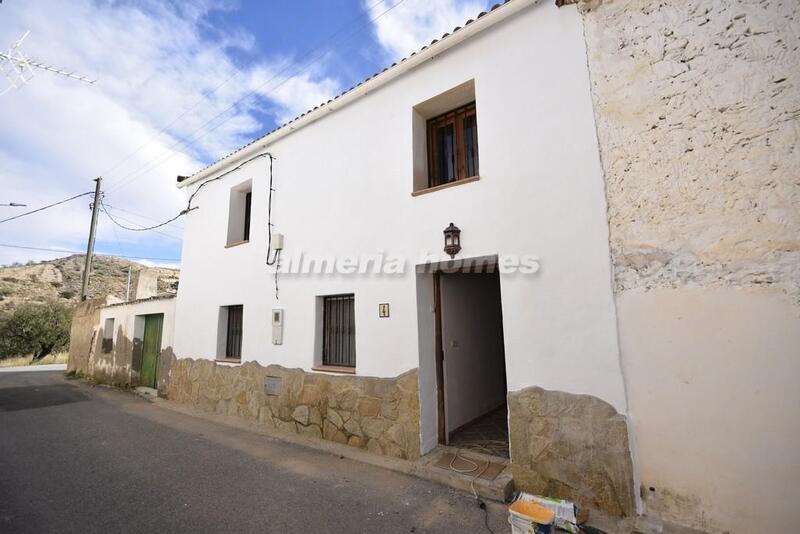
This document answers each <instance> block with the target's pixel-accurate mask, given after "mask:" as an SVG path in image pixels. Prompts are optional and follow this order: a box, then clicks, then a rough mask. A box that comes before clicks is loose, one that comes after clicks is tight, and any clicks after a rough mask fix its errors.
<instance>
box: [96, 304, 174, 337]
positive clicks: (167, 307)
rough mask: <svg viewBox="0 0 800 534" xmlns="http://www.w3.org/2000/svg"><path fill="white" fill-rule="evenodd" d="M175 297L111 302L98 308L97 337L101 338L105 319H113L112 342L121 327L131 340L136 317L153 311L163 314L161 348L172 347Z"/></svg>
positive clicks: (134, 330) (134, 331)
mask: <svg viewBox="0 0 800 534" xmlns="http://www.w3.org/2000/svg"><path fill="white" fill-rule="evenodd" d="M175 307H176V299H175V298H163V299H162V298H157V299H151V300H143V301H138V302H135V301H134V302H130V303H127V304H124V303H121V304H113V305H111V306H106V307H105V308H102V309H101V310H100V323H99V329H100V330H99V333H98V338H102V337H103V335H104V333H103V328H104V325H105V321H106V319H110V318H113V319H114V343H115V344H116V342H117V334H118V333H119V329H120V327H122V334H123V335H124V336H125V337H127V338H128V339H129V340H131V341H133V338H134V335H135V333H136V317H137V316H140V315H150V314H154V313H163V314H164V324H163V326H162V330H161V349H162V350H163V349H165V348H167V347H172V346H173V342H174V334H175Z"/></svg>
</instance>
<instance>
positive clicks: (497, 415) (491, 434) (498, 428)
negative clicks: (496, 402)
mask: <svg viewBox="0 0 800 534" xmlns="http://www.w3.org/2000/svg"><path fill="white" fill-rule="evenodd" d="M448 445H450V446H451V447H460V448H462V449H466V450H473V451H477V452H482V453H484V454H490V455H492V456H499V457H501V458H508V457H509V454H508V409H507V407H506V406H501V407H499V408H497V409H495V410H493V411H491V412H489V413H487V414H486V415H484V416H483V417H481V418H480V419H478V420H477V421H473V422H472V423H469V424H468V425H466V426H463V427H461V428H459V429H458V430H456V431H455V432H454V433H453V435H452V436H451V437H450V443H448Z"/></svg>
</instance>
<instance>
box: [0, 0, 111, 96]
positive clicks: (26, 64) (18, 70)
mask: <svg viewBox="0 0 800 534" xmlns="http://www.w3.org/2000/svg"><path fill="white" fill-rule="evenodd" d="M0 1H1V0H0ZM29 33H31V31H30V30H28V31H26V32H25V34H24V35H23V36H22V37H20V38H19V39H18V40H17V42H16V43H14V44H13V46H12V47H11V48H9V49H8V52H0V73H2V74H3V75H5V77H6V80H8V87H6V88H5V89H3V90H2V91H0V96H2V95H4V94H6V93H7V92H9V91H10V90H12V89H18V88H19V87H21V86H23V85H25V84H26V83H28V82H29V81H30V80H31V78H33V75H34V70H33V69H41V70H46V71H49V72H52V73H54V74H59V75H61V76H66V77H67V78H72V79H73V80H78V81H79V82H83V83H88V84H93V83H95V82H96V81H97V80H92V79H91V78H87V77H86V76H81V75H80V74H76V73H74V72H70V71H68V70H64V69H62V68H59V67H54V66H53V65H47V64H45V63H41V62H39V61H36V60H34V59H31V58H28V57H25V55H24V54H23V53H22V51H21V50H20V45H21V44H22V41H24V40H25V38H26V37H27V36H28V34H29Z"/></svg>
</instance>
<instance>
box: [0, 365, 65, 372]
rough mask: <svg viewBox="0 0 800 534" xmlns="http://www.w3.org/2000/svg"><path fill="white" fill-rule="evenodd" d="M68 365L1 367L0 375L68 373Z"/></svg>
mask: <svg viewBox="0 0 800 534" xmlns="http://www.w3.org/2000/svg"><path fill="white" fill-rule="evenodd" d="M66 370H67V364H66V363H45V364H42V365H20V366H18V367H0V373H29V372H32V371H66Z"/></svg>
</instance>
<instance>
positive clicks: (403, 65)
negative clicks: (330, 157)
mask: <svg viewBox="0 0 800 534" xmlns="http://www.w3.org/2000/svg"><path fill="white" fill-rule="evenodd" d="M538 2H539V0H505V1H504V2H503V3H500V4H495V5H494V6H492V8H491V9H490V10H489V11H488V12H482V13H480V14H479V15H478V16H477V17H476V18H475V19H470V20H468V21H467V22H466V23H465V24H464V26H458V27H456V28H455V29H454V30H453V31H452V32H450V33H445V34H444V35H442V37H441V38H439V39H434V40H433V41H431V42H430V44H428V45H425V46H423V47H422V48H421V49H420V50H419V51H417V52H413V53H412V54H411V55H410V56H407V57H405V58H403V59H400V60H398V61H397V62H396V63H393V64H392V65H391V66H389V67H386V68H385V69H383V71H381V72H379V73H376V74H374V75H373V76H372V77H370V78H367V79H366V80H364V81H362V82H361V83H359V84H357V85H355V86H353V87H351V88H350V89H348V90H347V91H345V92H343V93H342V94H340V95H338V96H336V97H334V98H332V99H331V100H328V101H327V102H325V103H323V104H320V105H319V106H317V107H315V108H313V109H311V110H309V111H306V112H305V113H303V114H302V115H300V116H298V117H296V118H294V119H292V120H291V121H289V122H287V123H286V124H283V125H282V126H279V127H278V128H276V129H274V130H272V131H271V132H269V133H267V134H265V135H263V136H261V137H260V138H258V139H256V140H254V141H253V142H251V143H249V144H247V145H245V146H243V147H241V148H239V149H237V150H235V151H234V152H231V153H230V154H228V155H227V156H225V157H223V158H221V159H219V160H217V161H216V162H214V163H212V164H211V165H209V166H207V167H205V168H204V169H202V170H200V171H198V172H196V173H195V174H193V175H191V176H189V177H186V176H181V177H179V180H178V183H177V187H178V188H184V187H187V186H189V185H191V184H193V183H196V182H199V181H201V180H204V179H206V178H209V177H211V176H213V175H214V174H217V173H218V172H220V171H223V170H224V169H225V168H226V167H228V166H231V165H235V164H237V163H239V162H241V161H243V160H245V159H247V158H250V157H252V156H254V155H255V154H257V153H258V152H261V151H263V150H264V149H266V148H267V147H268V146H269V145H271V144H273V143H275V142H276V141H278V140H280V139H282V138H284V137H286V136H287V135H289V134H292V133H294V132H295V131H297V130H299V129H301V128H303V127H304V126H307V125H309V124H311V123H313V122H316V121H317V120H319V119H321V118H322V117H324V116H326V115H327V114H329V113H332V112H334V111H336V110H338V109H339V108H342V107H345V106H347V105H348V104H350V103H351V102H353V101H355V100H358V99H359V98H361V97H362V96H364V95H366V94H368V93H370V92H372V91H374V90H376V89H378V88H380V87H382V86H384V85H386V84H388V83H389V82H391V81H392V80H394V79H395V78H398V77H399V76H401V75H403V74H405V73H406V72H408V71H410V70H412V69H414V68H415V67H417V66H419V65H421V64H422V63H424V62H426V61H428V60H429V59H432V58H434V57H436V56H437V55H439V54H441V53H443V52H445V51H447V50H449V49H450V48H452V47H454V46H456V45H458V44H460V43H461V42H463V41H465V40H467V39H469V38H470V37H472V36H473V35H476V34H478V33H480V32H482V31H483V30H485V29H487V28H490V27H492V26H494V25H495V24H497V23H499V22H501V21H503V20H505V19H507V18H509V17H510V16H512V15H514V14H516V13H518V12H520V11H522V10H523V9H525V8H527V7H529V6H532V5H534V4H537V3H538Z"/></svg>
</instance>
